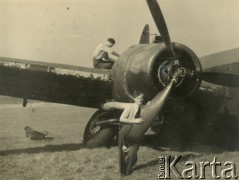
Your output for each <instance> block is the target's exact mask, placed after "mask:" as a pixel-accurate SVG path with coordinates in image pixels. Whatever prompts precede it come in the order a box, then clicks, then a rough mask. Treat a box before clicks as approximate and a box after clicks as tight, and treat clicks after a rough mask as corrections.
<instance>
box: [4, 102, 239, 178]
mask: <svg viewBox="0 0 239 180" xmlns="http://www.w3.org/2000/svg"><path fill="white" fill-rule="evenodd" d="M0 111H1V113H0V143H1V146H0V179H1V180H4V179H7V180H8V179H9V180H14V179H16V180H27V179H29V180H33V179H46V180H47V179H49V180H52V179H53V180H54V179H69V180H70V179H75V180H78V179H104V180H105V179H106V180H107V179H109V180H110V179H157V176H158V171H159V165H158V157H159V156H161V155H166V156H174V155H178V156H179V155H181V156H182V158H181V160H180V161H179V163H178V164H177V167H178V169H181V170H183V169H185V168H187V167H186V166H185V163H186V162H187V161H193V162H195V163H196V164H197V167H198V168H199V163H200V162H201V161H209V162H212V161H213V158H214V157H216V158H217V160H218V161H221V162H222V165H221V166H220V167H218V174H219V175H220V172H221V171H222V169H225V166H224V163H225V162H226V161H233V162H234V163H235V166H237V167H238V168H239V152H238V151H234V152H228V151H224V150H223V149H219V148H216V147H205V146H202V145H199V144H197V145H196V144H195V146H194V147H190V148H188V147H180V148H179V147H174V146H173V145H171V146H169V145H167V146H165V145H163V144H162V145H161V146H157V147H156V146H154V144H155V142H156V141H157V142H160V138H159V139H156V137H155V136H154V135H149V136H147V138H146V141H145V142H144V145H142V146H141V147H140V150H139V154H138V155H139V160H138V163H137V166H136V168H135V170H134V172H133V173H132V174H131V175H130V176H127V177H121V176H120V175H119V173H118V148H117V147H116V146H115V147H111V148H95V149H87V148H85V147H84V146H83V144H82V138H83V131H84V128H85V125H86V123H87V120H88V119H89V118H90V116H91V115H92V113H93V112H94V111H95V110H94V109H89V108H80V107H74V106H66V105H58V104H47V103H30V104H29V105H28V106H27V107H26V108H23V107H21V105H20V104H10V105H1V107H0ZM27 125H29V126H31V127H33V128H34V129H36V130H39V131H44V130H47V131H49V133H50V134H49V136H50V137H53V139H52V140H40V141H32V140H30V139H28V138H26V136H25V133H24V127H25V126H27ZM159 145H160V143H159ZM238 172H239V171H238ZM238 172H237V174H238ZM211 173H212V172H211V169H210V167H206V179H212V175H211ZM229 174H230V173H229ZM171 177H172V179H176V178H175V176H174V175H173V174H172V175H171Z"/></svg>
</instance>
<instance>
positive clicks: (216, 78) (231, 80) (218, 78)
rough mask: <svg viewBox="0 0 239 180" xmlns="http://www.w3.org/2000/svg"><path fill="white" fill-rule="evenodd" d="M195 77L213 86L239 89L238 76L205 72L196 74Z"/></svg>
mask: <svg viewBox="0 0 239 180" xmlns="http://www.w3.org/2000/svg"><path fill="white" fill-rule="evenodd" d="M195 75H196V76H197V77H199V78H200V79H202V80H204V81H207V82H210V83H213V84H217V85H222V86H229V87H239V75H237V74H230V73H223V72H210V71H203V72H198V73H195Z"/></svg>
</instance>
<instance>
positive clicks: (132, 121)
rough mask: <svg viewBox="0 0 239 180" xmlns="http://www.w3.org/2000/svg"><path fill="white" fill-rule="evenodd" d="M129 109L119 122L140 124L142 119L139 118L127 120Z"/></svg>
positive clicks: (124, 112)
mask: <svg viewBox="0 0 239 180" xmlns="http://www.w3.org/2000/svg"><path fill="white" fill-rule="evenodd" d="M128 117H129V109H128V108H126V109H125V110H124V111H123V113H122V114H121V116H120V122H122V123H142V122H143V119H141V118H136V119H135V118H131V119H129V118H128Z"/></svg>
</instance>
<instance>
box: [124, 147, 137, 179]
mask: <svg viewBox="0 0 239 180" xmlns="http://www.w3.org/2000/svg"><path fill="white" fill-rule="evenodd" d="M138 150H139V145H138V144H135V145H132V146H130V150H129V152H128V153H127V162H126V175H129V174H131V173H132V171H133V167H134V165H135V164H136V162H137V160H138V157H137V153H138Z"/></svg>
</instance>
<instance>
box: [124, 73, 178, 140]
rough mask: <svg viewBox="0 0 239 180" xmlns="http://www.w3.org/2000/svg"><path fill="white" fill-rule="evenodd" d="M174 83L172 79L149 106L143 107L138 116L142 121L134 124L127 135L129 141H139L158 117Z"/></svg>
mask: <svg viewBox="0 0 239 180" xmlns="http://www.w3.org/2000/svg"><path fill="white" fill-rule="evenodd" d="M174 77H176V76H174ZM175 83H176V78H172V79H171V81H170V82H169V84H168V85H167V86H166V87H165V88H164V89H163V90H162V91H160V92H159V93H158V94H157V95H156V96H155V97H154V98H153V99H152V100H151V101H150V104H149V105H146V106H145V107H144V109H143V110H142V112H141V115H140V117H141V118H142V119H143V120H144V121H143V123H141V124H134V127H133V128H132V129H131V131H130V134H129V138H130V139H131V140H133V141H135V142H138V141H140V140H141V138H142V137H143V135H144V133H145V132H146V131H147V130H148V128H149V127H150V126H151V124H152V122H153V121H154V120H155V119H156V117H157V116H158V114H159V112H160V111H161V110H162V109H163V107H164V105H165V103H166V101H167V98H168V96H169V94H170V92H171V90H172V89H173V87H174V84H175Z"/></svg>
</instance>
